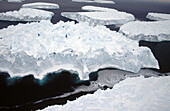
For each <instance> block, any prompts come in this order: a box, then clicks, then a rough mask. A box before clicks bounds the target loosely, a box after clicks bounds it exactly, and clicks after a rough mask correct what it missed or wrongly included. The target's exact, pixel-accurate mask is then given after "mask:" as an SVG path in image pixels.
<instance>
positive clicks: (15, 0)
mask: <svg viewBox="0 0 170 111" xmlns="http://www.w3.org/2000/svg"><path fill="white" fill-rule="evenodd" d="M7 1H8V2H16V3H21V2H23V1H25V0H7Z"/></svg>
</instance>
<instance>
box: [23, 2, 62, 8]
mask: <svg viewBox="0 0 170 111" xmlns="http://www.w3.org/2000/svg"><path fill="white" fill-rule="evenodd" d="M22 7H23V8H38V9H59V5H58V4H55V3H45V2H36V3H28V4H24V5H22Z"/></svg>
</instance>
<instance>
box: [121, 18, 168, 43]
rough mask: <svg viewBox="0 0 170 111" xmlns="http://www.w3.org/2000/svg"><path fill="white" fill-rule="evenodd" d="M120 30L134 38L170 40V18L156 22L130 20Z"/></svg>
mask: <svg viewBox="0 0 170 111" xmlns="http://www.w3.org/2000/svg"><path fill="white" fill-rule="evenodd" d="M119 32H121V33H123V34H124V35H125V36H127V37H128V38H131V39H133V40H137V41H140V40H145V41H156V42H157V41H169V40H170V20H167V21H154V22H140V21H135V22H130V23H127V24H124V25H123V26H121V27H120V30H119Z"/></svg>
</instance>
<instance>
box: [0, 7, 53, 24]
mask: <svg viewBox="0 0 170 111" xmlns="http://www.w3.org/2000/svg"><path fill="white" fill-rule="evenodd" d="M53 15H54V13H53V12H49V11H44V10H38V9H31V8H21V9H20V10H19V11H17V10H15V11H8V12H5V13H0V20H6V21H41V20H51V18H52V17H53Z"/></svg>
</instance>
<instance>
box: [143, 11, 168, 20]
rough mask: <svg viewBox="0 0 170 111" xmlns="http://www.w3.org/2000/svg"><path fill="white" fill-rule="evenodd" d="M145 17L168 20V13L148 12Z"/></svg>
mask: <svg viewBox="0 0 170 111" xmlns="http://www.w3.org/2000/svg"><path fill="white" fill-rule="evenodd" d="M146 18H148V19H150V20H170V14H164V13H153V12H150V13H148V14H147V16H146Z"/></svg>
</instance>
